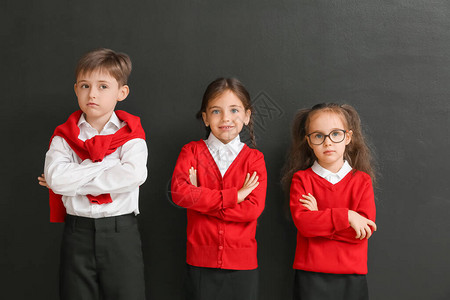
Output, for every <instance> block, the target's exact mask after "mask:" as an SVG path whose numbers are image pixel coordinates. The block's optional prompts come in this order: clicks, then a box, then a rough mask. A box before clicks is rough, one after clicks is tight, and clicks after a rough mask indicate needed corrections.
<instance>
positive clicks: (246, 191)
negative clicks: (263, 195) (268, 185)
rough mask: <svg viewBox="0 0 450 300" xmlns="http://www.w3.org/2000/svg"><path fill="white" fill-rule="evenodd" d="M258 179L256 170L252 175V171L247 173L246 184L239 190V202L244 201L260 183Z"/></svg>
mask: <svg viewBox="0 0 450 300" xmlns="http://www.w3.org/2000/svg"><path fill="white" fill-rule="evenodd" d="M258 179H259V177H258V176H257V175H256V172H253V174H252V176H250V173H247V176H246V177H245V182H244V185H243V186H242V188H241V189H240V190H239V191H238V200H237V203H241V202H242V201H244V200H245V198H246V197H247V196H248V195H250V193H251V192H252V191H253V190H254V189H255V188H256V187H257V186H258V185H259V182H258Z"/></svg>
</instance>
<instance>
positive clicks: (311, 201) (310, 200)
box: [298, 193, 319, 211]
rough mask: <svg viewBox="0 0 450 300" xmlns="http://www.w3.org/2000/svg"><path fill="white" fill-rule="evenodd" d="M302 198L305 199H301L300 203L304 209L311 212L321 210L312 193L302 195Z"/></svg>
mask: <svg viewBox="0 0 450 300" xmlns="http://www.w3.org/2000/svg"><path fill="white" fill-rule="evenodd" d="M302 197H303V199H299V200H298V201H300V202H301V203H302V205H303V206H304V207H306V208H307V209H309V210H310V211H318V210H319V209H318V207H317V201H316V198H314V196H313V195H311V193H308V195H302Z"/></svg>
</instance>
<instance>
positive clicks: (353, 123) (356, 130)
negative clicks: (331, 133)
mask: <svg viewBox="0 0 450 300" xmlns="http://www.w3.org/2000/svg"><path fill="white" fill-rule="evenodd" d="M318 112H331V113H335V114H337V115H339V116H340V117H341V118H342V122H343V123H344V127H346V128H344V129H346V130H351V131H353V135H352V140H351V142H350V144H348V145H347V146H346V147H345V152H344V159H345V160H347V161H348V163H349V164H350V166H352V168H353V172H355V171H356V170H359V171H363V172H365V173H367V174H369V175H370V177H371V178H372V182H373V184H375V182H376V175H375V170H374V166H373V163H374V161H373V157H372V153H371V150H370V148H369V146H368V144H367V142H366V140H365V139H364V136H363V133H362V130H361V120H360V118H359V115H358V113H357V112H356V110H355V109H354V108H353V107H352V106H350V105H347V104H343V105H339V104H335V103H322V104H317V105H315V106H313V107H312V108H310V109H302V110H300V111H298V112H297V114H296V115H295V118H294V122H293V125H292V144H291V148H290V150H289V152H288V156H287V161H286V164H285V166H284V169H283V175H282V179H281V182H282V184H283V188H284V190H285V192H286V193H289V189H290V185H291V180H292V176H294V173H295V172H297V171H299V170H306V169H308V168H309V167H311V166H312V165H313V164H314V161H315V160H316V159H317V158H316V156H315V155H314V151H313V150H312V149H311V147H310V146H309V145H308V141H307V140H306V135H307V134H308V133H309V132H308V126H309V120H310V118H311V116H312V115H313V114H315V113H318Z"/></svg>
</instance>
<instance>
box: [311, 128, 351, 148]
mask: <svg viewBox="0 0 450 300" xmlns="http://www.w3.org/2000/svg"><path fill="white" fill-rule="evenodd" d="M347 132H348V130H344V129H335V130H333V131H331V132H330V133H329V134H323V133H320V132H313V133H310V134H307V135H306V136H307V137H308V138H309V141H310V142H311V144H313V145H322V144H323V142H325V139H326V138H327V137H328V138H329V139H330V140H331V141H332V142H333V143H340V142H342V141H343V140H344V138H345V134H346V133H347Z"/></svg>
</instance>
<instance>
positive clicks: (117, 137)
mask: <svg viewBox="0 0 450 300" xmlns="http://www.w3.org/2000/svg"><path fill="white" fill-rule="evenodd" d="M82 113H83V112H82V111H81V110H78V111H76V112H74V113H73V114H71V115H70V117H69V118H68V119H67V121H66V122H65V123H64V124H62V125H59V126H58V127H56V129H55V131H54V132H53V135H52V137H51V139H50V144H51V142H52V140H53V138H54V137H55V136H60V137H62V138H63V139H64V140H65V141H66V142H67V143H68V144H69V146H70V148H72V150H73V151H75V153H76V154H77V155H78V156H79V157H80V158H81V159H82V160H85V159H90V160H92V161H93V162H100V161H102V160H103V158H104V157H105V156H107V155H109V154H111V153H113V152H114V151H116V150H117V148H118V147H120V146H122V145H123V144H125V143H126V142H128V141H129V140H132V139H144V140H145V132H144V129H143V128H142V125H141V119H140V118H139V117H137V116H134V115H132V114H129V113H127V112H125V111H122V110H117V111H115V113H116V115H117V117H118V118H119V119H120V120H121V121H124V122H126V123H127V124H126V125H125V126H124V127H122V128H121V129H119V130H118V131H117V132H116V133H114V134H109V135H96V136H94V137H92V138H90V139H88V140H86V141H84V142H83V141H82V140H80V139H79V138H78V136H79V135H80V128H79V127H78V120H79V119H80V117H81V114H82ZM49 194H50V200H49V203H50V222H64V220H65V218H66V208H65V207H64V204H63V202H62V199H61V197H62V196H61V195H58V194H55V193H54V192H53V191H52V190H51V189H49ZM87 197H88V199H89V201H90V202H91V203H95V204H105V203H110V202H112V199H111V196H110V194H103V195H98V196H92V195H87Z"/></svg>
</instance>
